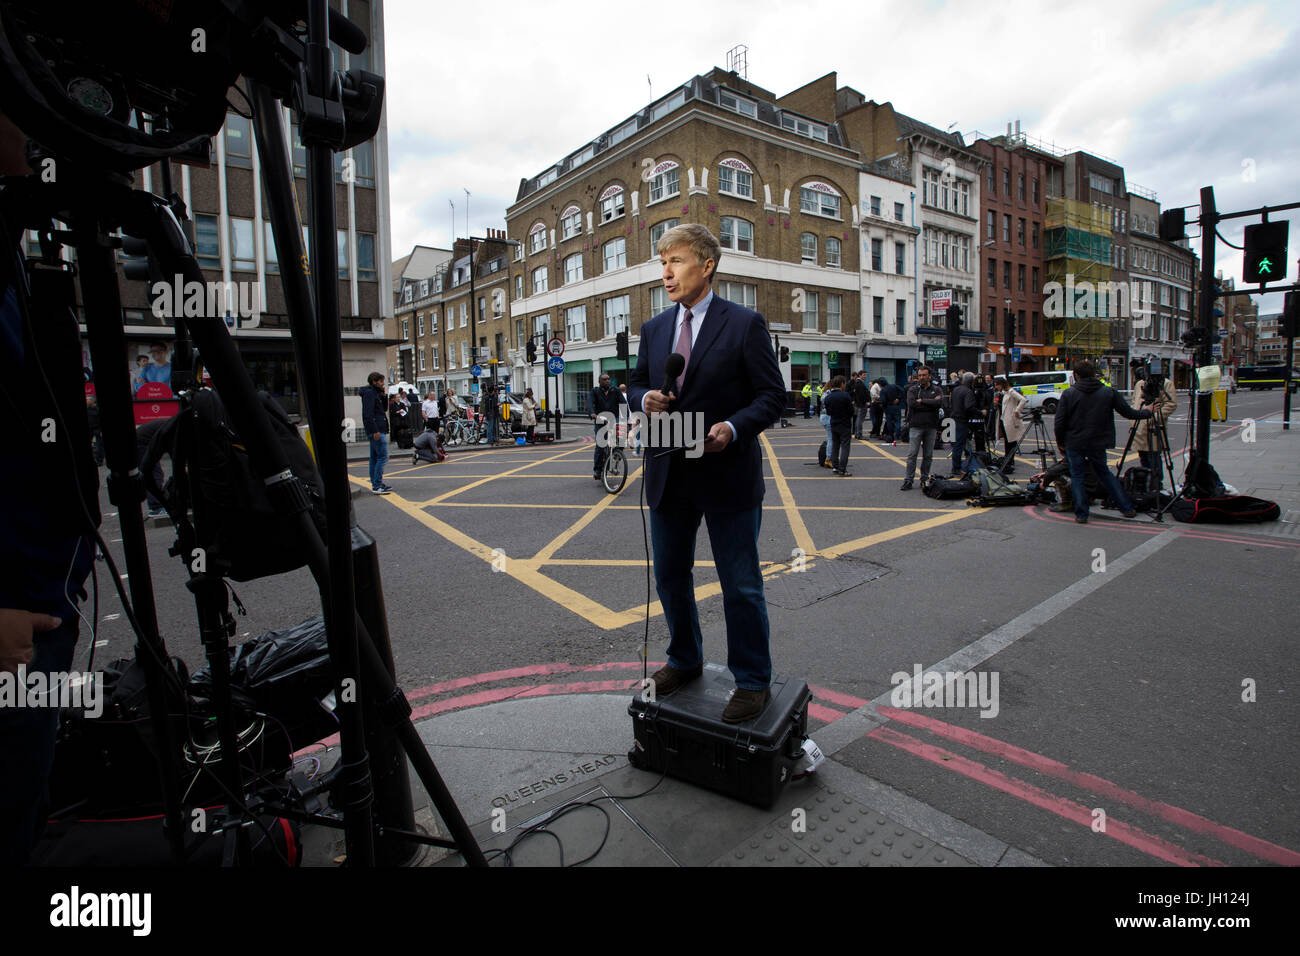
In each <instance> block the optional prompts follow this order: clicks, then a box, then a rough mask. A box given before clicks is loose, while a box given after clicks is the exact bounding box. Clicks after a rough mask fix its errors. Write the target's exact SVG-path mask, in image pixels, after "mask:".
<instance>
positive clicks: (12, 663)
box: [0, 608, 63, 673]
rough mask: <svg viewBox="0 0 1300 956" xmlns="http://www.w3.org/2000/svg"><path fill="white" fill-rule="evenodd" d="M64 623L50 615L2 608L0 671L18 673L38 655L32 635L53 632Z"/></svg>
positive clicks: (0, 611)
mask: <svg viewBox="0 0 1300 956" xmlns="http://www.w3.org/2000/svg"><path fill="white" fill-rule="evenodd" d="M62 623H63V621H62V620H61V619H59V618H57V617H51V616H50V615H49V614H33V613H32V612H31V611H20V610H18V609H16V608H0V671H9V672H10V673H15V672H17V670H18V668H19V667H20V666H21V665H23V664H30V663H31V662H32V657H33V656H35V654H36V648H35V647H34V646H33V644H32V635H34V634H42V633H44V632H45V631H52V630H54V629H55V628H56V627H58V626H59V625H60V624H62Z"/></svg>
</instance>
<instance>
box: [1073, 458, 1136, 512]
mask: <svg viewBox="0 0 1300 956" xmlns="http://www.w3.org/2000/svg"><path fill="white" fill-rule="evenodd" d="M1065 459H1066V461H1068V462H1069V463H1070V493H1071V494H1072V495H1073V496H1074V513H1075V514H1076V515H1078V516H1079V517H1080V518H1086V517H1088V488H1087V486H1086V485H1085V484H1084V472H1083V468H1084V465H1085V464H1088V465H1091V466H1092V470H1093V473H1094V474H1096V476H1097V478H1098V479H1099V480H1100V481H1101V486H1102V487H1103V488H1105V489H1106V491H1107V493H1108V494H1109V495H1110V498H1111V501H1113V502H1115V505H1116V507H1118V508H1119V510H1120V511H1132V510H1133V502H1132V501H1130V500H1129V497H1128V495H1126V494H1124V488H1123V487H1122V486H1121V485H1120V483H1119V479H1118V478H1116V477H1115V473H1114V472H1113V471H1111V470H1110V468H1108V467H1107V466H1106V449H1105V448H1102V447H1100V446H1098V447H1096V448H1067V449H1066V450H1065Z"/></svg>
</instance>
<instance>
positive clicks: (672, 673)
mask: <svg viewBox="0 0 1300 956" xmlns="http://www.w3.org/2000/svg"><path fill="white" fill-rule="evenodd" d="M703 673H704V668H703V667H697V668H695V670H693V671H679V670H677V669H676V668H673V667H669V666H668V665H667V664H665V665H664V666H663V667H661V668H659V670H657V671H655V672H654V673H653V674H651V675H650V679H651V680H652V681H654V682H655V696H656V697H667V696H668V695H669V694H671V693H672V692H673V691H675V690H676V689H677V688H679V687H681V686H682V685H683V684H686V683H689V682H690V681H693V680H695V678H697V677H699V676H700V675H701V674H703Z"/></svg>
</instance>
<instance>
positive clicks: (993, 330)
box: [986, 305, 998, 338]
mask: <svg viewBox="0 0 1300 956" xmlns="http://www.w3.org/2000/svg"><path fill="white" fill-rule="evenodd" d="M986 321H987V322H988V329H989V338H992V337H993V336H995V335H997V334H998V310H997V308H996V306H992V305H991V306H989V311H988V318H987V319H986Z"/></svg>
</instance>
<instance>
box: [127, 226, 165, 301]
mask: <svg viewBox="0 0 1300 956" xmlns="http://www.w3.org/2000/svg"><path fill="white" fill-rule="evenodd" d="M122 272H123V274H124V275H125V276H126V278H127V279H128V280H130V281H132V282H144V283H147V288H148V295H149V303H150V306H151V307H152V305H153V303H154V301H155V300H157V299H158V298H161V297H162V296H164V295H170V293H169V292H164V293H162V294H161V295H155V294H154V286H155V285H156V284H157V283H159V282H166V280H165V279H164V278H163V274H162V267H161V266H159V265H158V261H157V260H156V259H155V258H154V257H153V255H152V254H151V253H150V252H149V243H148V242H146V241H145V240H144V239H136V238H135V237H134V236H128V235H125V234H124V235H123V236H122Z"/></svg>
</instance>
